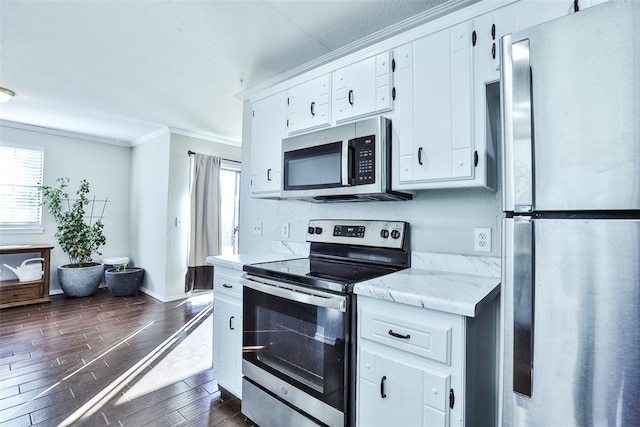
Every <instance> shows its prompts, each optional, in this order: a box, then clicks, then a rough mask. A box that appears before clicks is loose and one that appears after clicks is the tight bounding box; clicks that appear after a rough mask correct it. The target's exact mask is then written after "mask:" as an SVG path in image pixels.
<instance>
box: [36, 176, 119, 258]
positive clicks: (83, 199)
mask: <svg viewBox="0 0 640 427" xmlns="http://www.w3.org/2000/svg"><path fill="white" fill-rule="evenodd" d="M56 181H57V182H58V188H53V187H49V186H40V187H38V188H39V190H40V191H42V205H44V206H46V208H47V211H48V212H49V213H50V214H51V215H53V217H54V218H55V220H56V222H57V223H58V230H57V231H56V234H55V235H54V237H55V238H56V240H57V241H58V243H59V244H60V247H61V248H62V250H63V251H64V252H65V253H66V254H67V255H69V260H70V262H71V264H77V265H78V266H79V267H83V266H86V265H91V264H93V261H92V259H91V255H92V254H93V253H97V254H98V255H102V253H100V252H98V249H99V248H100V246H102V245H104V244H105V242H106V238H105V236H104V233H103V229H104V224H103V223H102V218H103V215H104V209H105V207H106V204H107V201H108V200H101V201H100V202H104V205H103V207H102V212H101V213H100V215H99V216H94V215H93V214H94V212H93V211H94V207H95V205H96V202H98V201H97V200H96V199H95V197H94V198H93V199H89V198H88V197H87V194H89V183H88V182H87V181H86V180H84V179H83V180H82V181H80V186H79V187H78V191H77V192H76V195H77V196H78V197H77V198H76V199H75V200H70V199H69V195H68V194H67V193H66V192H65V188H66V187H67V186H68V184H69V178H58V179H57V180H56ZM65 202H66V203H65ZM89 205H90V209H91V211H90V213H89V215H87V213H86V211H85V209H86V208H88V207H89ZM94 219H95V221H94Z"/></svg>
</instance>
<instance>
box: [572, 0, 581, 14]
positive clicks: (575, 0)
mask: <svg viewBox="0 0 640 427" xmlns="http://www.w3.org/2000/svg"><path fill="white" fill-rule="evenodd" d="M579 3H580V2H579V0H573V11H574V12H580V4H579Z"/></svg>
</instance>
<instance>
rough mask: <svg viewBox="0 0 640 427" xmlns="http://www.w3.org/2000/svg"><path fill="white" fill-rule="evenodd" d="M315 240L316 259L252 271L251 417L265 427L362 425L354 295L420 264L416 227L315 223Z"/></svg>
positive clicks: (246, 355)
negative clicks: (357, 420)
mask: <svg viewBox="0 0 640 427" xmlns="http://www.w3.org/2000/svg"><path fill="white" fill-rule="evenodd" d="M306 240H307V242H310V243H311V245H310V255H309V257H308V258H301V259H293V260H288V261H276V262H267V263H261V264H253V265H246V266H245V267H244V271H245V272H246V273H245V275H244V276H243V277H244V278H243V280H242V284H243V285H244V287H243V356H242V373H243V375H244V378H243V383H242V412H243V413H244V414H245V415H246V416H247V417H248V418H250V419H251V420H252V421H254V422H256V423H257V424H258V425H260V426H262V427H270V426H274V427H275V426H278V427H281V426H318V425H328V426H345V425H350V424H351V423H352V417H353V407H354V406H353V402H354V398H355V394H354V393H355V351H356V348H355V314H356V309H355V305H356V299H355V296H354V295H353V286H354V285H355V284H356V283H358V282H362V281H365V280H368V279H372V278H374V277H379V276H383V275H386V274H390V273H393V272H395V271H399V270H402V269H405V268H407V267H409V264H410V253H409V224H408V223H406V222H400V221H358V220H311V221H309V228H308V230H307V239H306ZM352 337H353V339H352Z"/></svg>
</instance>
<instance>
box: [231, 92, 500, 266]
mask: <svg viewBox="0 0 640 427" xmlns="http://www.w3.org/2000/svg"><path fill="white" fill-rule="evenodd" d="M243 123H244V125H243V135H244V136H243V149H242V157H243V158H244V159H250V158H251V156H250V154H251V152H250V150H251V148H250V145H251V141H250V136H251V105H250V104H249V102H248V101H247V102H245V105H244V120H243ZM242 175H243V177H245V178H244V179H243V180H242V188H241V202H240V206H241V207H240V252H242V253H255V252H265V251H266V252H268V251H270V250H271V241H273V240H291V241H300V242H302V241H304V240H305V237H306V229H307V223H308V221H309V219H314V218H338V219H342V218H346V219H382V220H401V221H407V222H409V223H410V224H411V249H412V250H415V251H425V252H442V253H459V254H473V255H492V256H500V227H501V222H500V221H501V217H502V212H501V204H500V201H501V195H500V190H498V191H496V192H493V191H488V190H482V189H457V190H430V191H419V192H417V193H416V196H415V197H414V200H411V201H405V202H347V203H329V204H322V203H308V202H301V201H294V200H261V199H252V198H250V197H249V193H250V188H249V184H250V183H249V179H247V178H246V177H248V176H250V172H249V162H245V163H244V164H243V165H242ZM257 221H262V227H263V228H262V235H261V236H255V235H253V234H251V231H250V230H251V225H252V224H253V223H254V222H257ZM284 222H288V223H290V224H291V227H290V238H289V239H284V238H282V236H281V234H280V232H281V224H282V223H284ZM474 227H490V228H491V229H492V231H493V236H492V237H493V239H492V252H491V253H487V252H473V229H474Z"/></svg>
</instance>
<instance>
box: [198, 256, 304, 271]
mask: <svg viewBox="0 0 640 427" xmlns="http://www.w3.org/2000/svg"><path fill="white" fill-rule="evenodd" d="M294 258H303V256H300V255H299V256H296V255H293V254H283V253H276V252H264V253H255V254H236V255H217V256H208V257H207V264H212V265H214V266H219V267H226V268H231V269H234V270H240V271H242V266H243V265H246V264H256V263H259V262H271V261H282V260H285V259H294Z"/></svg>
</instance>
